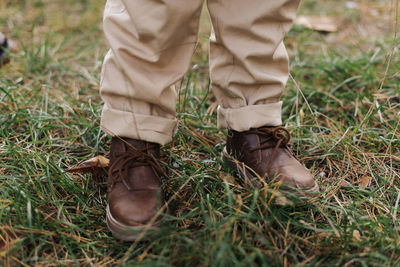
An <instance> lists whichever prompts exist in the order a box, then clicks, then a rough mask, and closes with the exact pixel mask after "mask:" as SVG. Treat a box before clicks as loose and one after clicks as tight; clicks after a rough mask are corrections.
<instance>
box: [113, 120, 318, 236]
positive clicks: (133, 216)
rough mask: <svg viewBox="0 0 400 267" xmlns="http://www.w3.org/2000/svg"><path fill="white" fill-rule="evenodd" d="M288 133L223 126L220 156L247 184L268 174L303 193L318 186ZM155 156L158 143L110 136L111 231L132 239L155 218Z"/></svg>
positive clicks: (158, 202) (159, 199) (158, 171)
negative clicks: (226, 130) (223, 143)
mask: <svg viewBox="0 0 400 267" xmlns="http://www.w3.org/2000/svg"><path fill="white" fill-rule="evenodd" d="M289 139H290V134H289V132H288V131H287V130H286V129H285V128H283V127H261V128H257V129H251V130H249V131H245V132H236V131H229V133H228V137H227V140H226V147H225V148H224V152H223V158H224V161H225V162H226V163H227V164H228V165H229V166H230V168H232V169H233V170H235V171H236V172H237V173H238V174H239V176H240V177H241V178H242V179H243V180H244V181H245V183H246V184H248V185H249V186H251V187H253V188H262V187H263V186H264V184H265V183H268V182H270V181H271V180H274V181H278V182H280V183H281V184H282V186H284V187H287V188H294V189H300V190H301V191H303V192H305V193H313V192H318V190H319V188H318V184H317V183H316V181H315V180H314V178H313V176H312V175H311V174H310V172H309V171H308V170H307V169H306V168H305V167H304V166H303V165H302V164H301V163H300V162H299V161H298V160H297V158H296V157H295V156H294V154H293V153H292V151H291V150H290V149H289V148H288V144H289ZM159 159H160V146H159V145H158V144H155V143H149V142H145V141H139V140H134V139H129V138H121V137H113V139H112V143H111V159H110V168H109V187H108V189H109V197H108V205H107V217H106V218H107V225H108V228H109V229H110V231H111V232H112V234H113V235H114V237H116V238H119V239H122V240H126V241H133V240H135V239H136V238H137V237H138V236H139V234H140V233H141V231H142V230H143V229H144V228H145V227H155V226H157V224H158V223H159V220H157V219H155V218H156V217H155V215H156V213H157V212H158V211H159V210H160V208H161V207H162V206H163V204H164V199H163V194H162V190H161V184H162V183H161V176H162V174H163V169H162V168H161V167H160V165H159V164H158V161H159Z"/></svg>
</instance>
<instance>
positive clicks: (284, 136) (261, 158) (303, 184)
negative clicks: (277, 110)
mask: <svg viewBox="0 0 400 267" xmlns="http://www.w3.org/2000/svg"><path fill="white" fill-rule="evenodd" d="M289 141H290V133H289V132H288V130H286V129H285V128H283V127H261V128H257V129H251V130H249V131H245V132H236V131H232V130H230V131H229V132H228V138H227V142H226V147H225V149H224V154H223V157H224V160H225V162H227V164H228V165H229V167H230V168H232V169H233V170H235V171H237V172H238V173H239V175H240V177H241V178H243V179H244V181H245V182H246V183H248V184H249V185H250V186H251V187H255V188H262V187H263V185H264V182H266V183H269V182H271V181H274V182H280V183H282V186H283V187H288V188H295V189H301V190H304V191H305V192H309V193H311V192H318V191H319V187H318V184H317V182H316V181H315V180H314V178H313V176H312V175H311V173H310V172H309V170H308V169H307V168H306V167H304V166H303V165H302V164H301V163H300V162H299V160H298V159H297V158H296V156H295V155H294V154H293V152H292V151H291V150H290V149H289V148H288V145H289Z"/></svg>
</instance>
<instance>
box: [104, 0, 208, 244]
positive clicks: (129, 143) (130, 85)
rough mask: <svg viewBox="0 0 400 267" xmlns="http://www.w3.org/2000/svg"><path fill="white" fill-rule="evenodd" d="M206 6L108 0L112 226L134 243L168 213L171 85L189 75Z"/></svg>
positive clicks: (198, 0)
mask: <svg viewBox="0 0 400 267" xmlns="http://www.w3.org/2000/svg"><path fill="white" fill-rule="evenodd" d="M202 3H203V0H190V1H187V0H168V1H159V0H108V1H107V6H106V9H105V12H104V33H105V36H106V38H107V40H108V42H109V45H110V47H111V49H110V51H109V52H108V54H107V56H106V58H105V60H104V65H103V71H102V75H101V86H100V87H101V88H100V90H101V96H102V98H103V100H104V108H103V113H102V117H101V127H102V129H103V130H104V131H105V132H106V133H108V134H110V135H112V136H113V138H112V143H111V151H110V168H109V196H108V206H107V225H108V227H109V229H110V230H111V232H112V233H113V235H114V236H115V237H117V238H120V239H123V240H135V239H136V238H137V235H138V233H139V232H140V231H141V230H143V229H144V225H145V224H151V226H154V225H156V224H157V221H158V220H155V219H154V216H155V215H156V213H157V211H158V210H159V208H160V207H161V206H162V204H163V202H164V200H163V196H162V195H163V194H162V191H161V179H160V177H161V175H162V169H161V167H160V166H159V165H158V159H159V157H160V144H161V145H163V144H166V143H168V142H170V141H171V140H172V137H173V135H174V132H175V127H176V124H177V122H176V119H175V105H176V93H175V91H174V89H173V88H171V85H173V84H174V83H175V82H176V81H178V80H179V79H181V78H182V77H183V75H184V74H185V72H186V71H187V70H188V68H189V66H190V63H191V57H192V54H193V51H194V48H195V45H196V42H197V32H198V26H199V19H200V13H201V8H202Z"/></svg>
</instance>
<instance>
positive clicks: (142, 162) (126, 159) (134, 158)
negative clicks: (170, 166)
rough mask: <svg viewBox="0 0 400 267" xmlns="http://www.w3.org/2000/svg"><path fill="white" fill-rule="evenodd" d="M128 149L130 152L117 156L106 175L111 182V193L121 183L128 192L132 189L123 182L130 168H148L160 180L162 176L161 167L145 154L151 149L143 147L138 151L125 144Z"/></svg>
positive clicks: (154, 159)
mask: <svg viewBox="0 0 400 267" xmlns="http://www.w3.org/2000/svg"><path fill="white" fill-rule="evenodd" d="M127 145H128V146H129V147H130V150H128V151H125V152H123V153H120V154H119V155H117V158H116V160H115V161H114V162H113V163H112V164H111V166H110V168H109V170H108V175H109V177H110V180H111V184H110V189H109V191H111V190H112V189H113V188H114V186H115V184H117V183H120V182H122V183H123V184H124V185H125V186H126V187H127V189H128V190H131V189H132V188H131V187H130V186H129V183H127V182H126V181H125V177H128V170H129V169H130V168H135V167H141V166H150V167H151V168H152V169H153V170H154V171H155V173H156V174H157V176H158V178H159V179H160V175H162V174H163V172H164V171H163V169H162V167H161V166H160V165H159V164H158V161H157V159H156V158H155V157H154V156H153V155H151V154H148V153H146V152H147V149H152V148H153V147H152V146H151V145H150V147H145V148H141V149H138V148H136V147H133V146H131V145H129V144H127Z"/></svg>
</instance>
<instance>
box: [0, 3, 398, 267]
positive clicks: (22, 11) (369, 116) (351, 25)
mask: <svg viewBox="0 0 400 267" xmlns="http://www.w3.org/2000/svg"><path fill="white" fill-rule="evenodd" d="M337 2H338V3H337ZM339 2H340V4H339ZM345 2H346V1H342V0H340V1H335V5H332V3H333V2H332V1H315V0H305V1H303V3H302V7H301V10H300V13H301V14H307V15H332V16H336V17H337V19H338V21H339V22H340V31H339V32H338V33H332V34H328V35H323V34H320V33H316V32H313V31H310V30H307V29H304V28H302V27H300V26H294V28H293V30H292V31H291V32H290V33H289V35H288V37H287V39H286V43H287V46H288V50H289V53H290V56H291V59H292V61H291V65H292V78H293V79H290V81H289V84H288V89H287V92H286V93H285V95H284V97H283V100H284V108H283V111H284V118H285V125H286V126H287V127H288V128H289V129H290V130H291V131H292V135H293V140H292V141H293V147H294V150H295V151H297V153H298V155H299V157H300V158H301V160H302V162H304V163H305V164H306V165H307V166H308V167H309V168H311V170H312V171H313V173H315V175H316V177H317V179H318V182H319V184H320V186H321V189H322V193H321V195H320V197H318V198H316V199H314V200H313V201H311V202H310V203H307V204H306V205H305V206H303V207H293V206H291V205H277V204H276V202H277V200H278V202H279V196H280V194H279V190H278V189H276V188H274V187H273V186H271V187H269V188H264V189H263V190H252V189H249V188H247V187H245V186H243V184H241V183H240V182H238V181H237V180H236V179H235V176H234V175H233V174H232V173H230V172H229V171H228V170H226V169H225V168H224V166H223V165H222V163H221V162H220V159H219V157H220V152H221V150H222V147H223V142H224V139H225V134H226V132H224V131H222V132H221V131H219V130H218V129H217V128H216V116H215V98H214V97H213V95H212V93H211V92H209V90H208V89H207V88H208V83H209V78H208V71H207V66H208V65H207V62H206V60H207V51H206V49H207V44H206V39H207V36H208V32H209V28H208V25H209V22H208V21H207V19H205V21H204V23H203V25H202V32H201V34H200V45H199V47H198V49H197V51H196V54H195V55H194V57H193V65H194V66H195V67H193V68H192V70H191V71H190V73H189V74H188V75H187V76H186V77H185V79H184V81H183V82H182V85H181V90H180V102H179V104H178V111H179V113H178V117H179V123H180V127H179V130H178V133H177V135H176V138H175V140H174V143H173V144H171V145H168V146H166V147H164V149H163V151H164V155H163V157H164V162H165V163H164V166H165V167H166V168H168V170H169V173H170V174H171V178H170V179H169V180H168V181H165V185H164V186H165V191H166V194H167V199H168V200H169V201H170V208H171V213H170V214H169V215H163V217H164V219H165V221H166V223H165V224H164V225H162V226H161V228H160V230H159V233H158V235H157V236H156V237H154V238H153V239H152V240H147V241H140V242H135V243H123V242H120V241H117V240H115V239H113V238H112V237H111V235H110V232H109V231H108V230H107V228H106V225H105V221H104V216H105V212H104V208H105V205H106V191H107V190H106V184H105V180H104V179H100V178H98V177H92V176H91V175H71V174H68V173H67V172H66V169H68V168H69V167H71V166H74V165H75V164H76V163H77V162H80V161H82V160H85V159H88V158H90V157H92V156H95V155H106V156H107V153H108V148H109V141H110V139H109V137H108V136H106V135H105V134H104V133H103V132H102V131H100V128H99V117H100V112H101V107H102V103H101V99H100V97H99V94H98V82H99V74H100V69H101V62H102V57H103V55H104V54H105V52H106V49H107V45H106V43H105V40H104V39H103V37H102V32H101V13H102V9H103V5H104V2H103V1H95V0H85V1H78V0H67V1H61V0H55V1H41V0H26V1H23V0H19V1H14V0H13V1H8V0H0V30H1V31H4V32H5V33H7V35H9V36H11V37H12V38H13V39H15V40H17V41H18V50H17V51H16V52H14V53H13V54H12V63H11V64H10V65H9V66H7V67H5V68H3V69H1V70H0V188H1V190H0V265H2V266H18V265H25V266H42V265H44V266H55V265H56V266H76V265H82V266H87V265H95V266H102V265H117V264H121V265H126V266H130V265H140V266H260V265H261V266H276V265H283V266H306V265H311V266H368V265H371V266H395V265H399V264H400V238H399V234H400V225H399V219H400V215H399V212H400V209H399V202H400V183H399V178H400V150H399V147H400V129H399V123H400V120H399V117H400V104H399V100H398V99H399V95H400V76H399V73H400V64H399V63H400V62H399V59H400V58H399V57H400V56H399V53H394V54H393V55H392V57H391V65H390V67H389V68H388V71H387V73H385V72H386V69H387V64H388V62H389V58H390V55H391V50H392V48H393V47H394V46H395V47H398V45H399V40H398V39H395V40H393V32H394V28H393V27H394V26H395V22H394V17H395V14H394V11H395V8H394V6H395V4H398V1H397V2H396V1H388V0H387V1H386V0H385V1H373V0H368V1H367V0H365V1H360V2H357V3H359V4H360V6H359V8H355V9H351V8H347V9H346V10H345V12H342V11H343V10H342V9H343V6H344V4H345ZM366 7H367V8H366ZM388 10H391V11H388ZM374 14H375V15H374ZM374 16H378V17H379V21H377V20H376V17H375V18H374ZM205 18H206V17H205ZM366 32H367V33H369V34H365V33H366ZM396 51H397V50H396ZM303 95H304V97H303Z"/></svg>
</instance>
